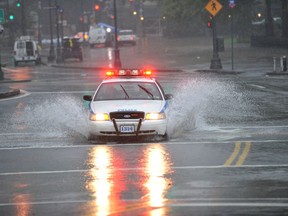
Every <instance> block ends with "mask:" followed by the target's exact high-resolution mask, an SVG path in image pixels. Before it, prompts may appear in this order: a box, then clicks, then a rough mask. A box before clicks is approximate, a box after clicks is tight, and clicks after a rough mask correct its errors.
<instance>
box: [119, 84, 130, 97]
mask: <svg viewBox="0 0 288 216" xmlns="http://www.w3.org/2000/svg"><path fill="white" fill-rule="evenodd" d="M120 86H121V88H122V89H123V91H124V93H125V98H130V97H129V95H128V93H127V91H126V90H125V88H124V87H123V86H122V85H121V84H120Z"/></svg>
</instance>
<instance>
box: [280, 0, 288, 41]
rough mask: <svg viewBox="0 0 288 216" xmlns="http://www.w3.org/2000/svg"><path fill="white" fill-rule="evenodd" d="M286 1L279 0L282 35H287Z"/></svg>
mask: <svg viewBox="0 0 288 216" xmlns="http://www.w3.org/2000/svg"><path fill="white" fill-rule="evenodd" d="M287 7H288V1H287V0H281V9H282V37H283V38H287V37H288V9H287Z"/></svg>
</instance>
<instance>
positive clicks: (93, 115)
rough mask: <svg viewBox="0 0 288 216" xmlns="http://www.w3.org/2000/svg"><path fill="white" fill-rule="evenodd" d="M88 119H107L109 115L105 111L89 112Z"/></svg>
mask: <svg viewBox="0 0 288 216" xmlns="http://www.w3.org/2000/svg"><path fill="white" fill-rule="evenodd" d="M89 120H90V121H108V120H109V115H108V114H107V113H91V114H90V116H89Z"/></svg>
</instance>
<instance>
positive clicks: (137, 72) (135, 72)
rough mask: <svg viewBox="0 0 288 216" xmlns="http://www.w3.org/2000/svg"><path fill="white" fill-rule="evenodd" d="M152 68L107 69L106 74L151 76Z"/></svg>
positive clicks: (108, 75)
mask: <svg viewBox="0 0 288 216" xmlns="http://www.w3.org/2000/svg"><path fill="white" fill-rule="evenodd" d="M151 75H152V70H141V69H118V70H108V71H106V76H107V77H111V76H151Z"/></svg>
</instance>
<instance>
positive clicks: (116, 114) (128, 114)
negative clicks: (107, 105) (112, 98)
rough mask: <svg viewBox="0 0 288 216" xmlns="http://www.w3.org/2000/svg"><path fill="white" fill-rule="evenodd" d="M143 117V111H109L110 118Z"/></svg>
mask: <svg viewBox="0 0 288 216" xmlns="http://www.w3.org/2000/svg"><path fill="white" fill-rule="evenodd" d="M140 118H142V119H144V112H111V113H110V119H140Z"/></svg>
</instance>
